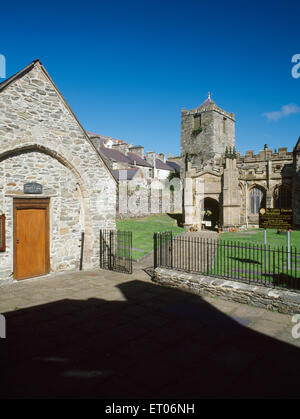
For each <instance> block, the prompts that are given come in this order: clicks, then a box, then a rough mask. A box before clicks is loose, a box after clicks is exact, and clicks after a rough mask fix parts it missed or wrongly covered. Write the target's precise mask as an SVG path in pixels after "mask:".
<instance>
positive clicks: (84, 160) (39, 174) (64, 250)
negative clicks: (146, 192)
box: [0, 61, 116, 278]
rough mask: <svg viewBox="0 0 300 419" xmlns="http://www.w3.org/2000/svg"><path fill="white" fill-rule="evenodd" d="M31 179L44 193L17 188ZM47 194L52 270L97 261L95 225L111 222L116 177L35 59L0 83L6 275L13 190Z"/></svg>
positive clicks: (1, 269)
mask: <svg viewBox="0 0 300 419" xmlns="http://www.w3.org/2000/svg"><path fill="white" fill-rule="evenodd" d="M30 181H31V182H38V183H41V184H42V185H43V195H38V196H31V195H25V196H24V193H23V184H24V183H27V182H30ZM22 196H23V197H27V198H29V197H39V198H41V197H50V207H51V223H50V224H51V226H50V229H51V232H50V234H51V240H50V241H51V243H50V246H51V251H50V258H51V271H59V270H66V269H77V267H78V255H79V247H78V246H79V235H80V232H81V231H84V232H85V247H84V254H83V268H84V269H85V268H86V269H91V268H97V267H98V266H99V229H100V228H115V216H116V182H115V180H114V178H113V176H112V174H111V173H110V172H109V170H108V168H107V166H106V165H105V164H104V162H103V161H102V160H101V157H100V156H99V153H98V152H97V151H96V149H95V147H94V146H93V145H92V143H91V142H90V140H89V138H88V137H87V134H86V133H85V131H84V130H83V128H82V127H81V126H80V124H79V122H78V121H77V120H76V118H75V116H74V115H73V113H72V111H71V110H70V108H69V107H68V105H67V104H66V102H65V101H64V99H63V98H62V96H61V95H60V93H59V92H58V90H57V89H56V87H55V85H54V84H53V82H52V81H51V79H50V77H49V75H48V74H47V72H46V70H45V69H44V67H43V66H42V65H41V63H40V62H39V61H36V62H34V63H32V64H31V65H30V66H28V67H27V68H26V69H25V70H24V71H23V72H21V73H20V74H18V75H17V76H16V77H15V78H14V79H13V80H12V81H10V82H9V83H8V84H7V85H6V84H2V85H0V199H1V201H0V205H1V207H0V210H1V211H2V212H3V213H5V215H6V217H7V235H6V237H7V250H6V252H4V253H1V255H0V261H1V262H0V275H1V277H2V278H4V277H6V278H7V277H8V276H9V277H10V278H11V277H12V274H13V254H12V247H13V246H12V244H13V243H12V240H13V230H12V217H13V215H12V208H13V206H12V205H13V198H14V197H22Z"/></svg>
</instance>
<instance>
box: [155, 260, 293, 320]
mask: <svg viewBox="0 0 300 419" xmlns="http://www.w3.org/2000/svg"><path fill="white" fill-rule="evenodd" d="M152 280H153V281H154V282H156V283H158V284H160V285H165V286H169V287H172V288H180V289H183V290H186V291H190V292H192V293H194V294H198V295H209V296H215V297H221V298H223V299H225V300H229V301H235V302H238V303H242V304H251V305H253V306H255V307H260V308H265V309H267V310H270V311H278V312H279V313H284V314H297V313H299V312H300V308H299V307H300V294H299V293H297V292H293V291H286V290H281V289H270V288H267V287H263V286H256V285H250V284H247V283H241V282H235V281H229V280H226V279H219V278H211V277H208V276H205V275H200V274H199V275H198V274H190V273H184V272H179V271H175V270H171V269H163V268H156V269H155V271H154V274H153V277H152Z"/></svg>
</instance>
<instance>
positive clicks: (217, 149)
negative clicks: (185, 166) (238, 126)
mask: <svg viewBox="0 0 300 419" xmlns="http://www.w3.org/2000/svg"><path fill="white" fill-rule="evenodd" d="M234 146H235V117H234V114H233V113H228V112H225V111H224V110H223V109H221V108H219V107H218V106H216V104H215V103H214V102H213V101H212V100H211V99H210V97H209V98H208V99H207V100H206V101H205V102H203V103H202V105H200V106H199V107H198V108H196V109H192V110H189V111H187V110H186V109H183V110H182V111H181V155H182V156H185V155H187V154H188V155H189V156H191V161H192V162H193V165H194V164H195V165H201V164H202V163H203V162H206V161H208V160H210V159H214V158H219V157H221V156H222V155H223V154H224V152H225V150H226V147H232V148H233V147H234Z"/></svg>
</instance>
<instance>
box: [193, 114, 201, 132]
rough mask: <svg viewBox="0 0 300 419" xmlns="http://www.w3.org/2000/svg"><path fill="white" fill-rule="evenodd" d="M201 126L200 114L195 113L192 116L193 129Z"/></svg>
mask: <svg viewBox="0 0 300 419" xmlns="http://www.w3.org/2000/svg"><path fill="white" fill-rule="evenodd" d="M199 128H201V114H197V115H195V117H194V130H197V129H199Z"/></svg>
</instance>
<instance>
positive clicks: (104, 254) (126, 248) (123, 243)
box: [100, 230, 132, 274]
mask: <svg viewBox="0 0 300 419" xmlns="http://www.w3.org/2000/svg"><path fill="white" fill-rule="evenodd" d="M100 268H101V269H109V270H112V271H117V272H124V273H130V274H131V273H132V232H131V231H117V230H100Z"/></svg>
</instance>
